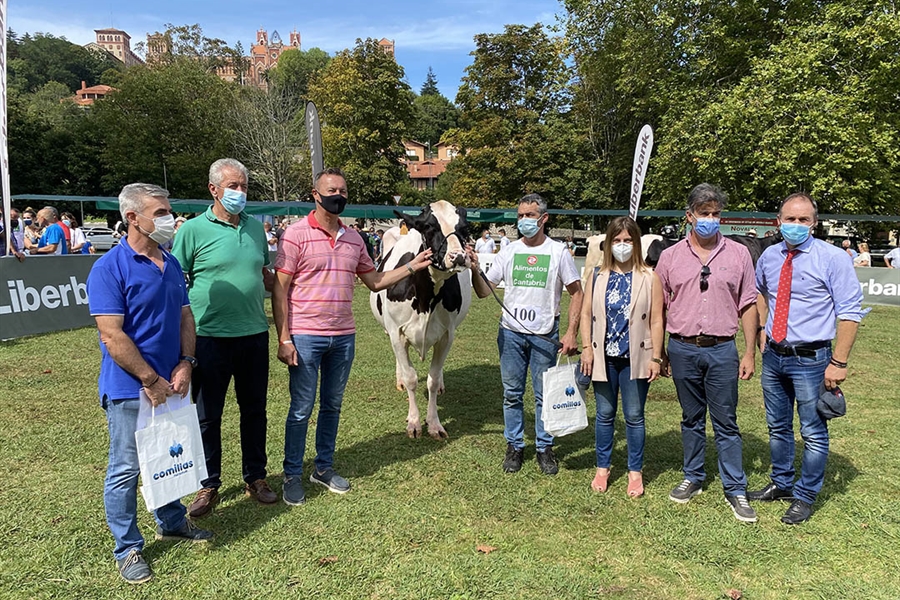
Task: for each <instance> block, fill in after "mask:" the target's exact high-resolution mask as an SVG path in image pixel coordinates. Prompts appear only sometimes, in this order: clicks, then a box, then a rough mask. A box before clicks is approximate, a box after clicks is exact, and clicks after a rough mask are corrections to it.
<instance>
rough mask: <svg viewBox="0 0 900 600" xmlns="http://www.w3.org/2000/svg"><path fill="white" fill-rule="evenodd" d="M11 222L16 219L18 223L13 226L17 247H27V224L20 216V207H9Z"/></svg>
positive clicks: (20, 248)
mask: <svg viewBox="0 0 900 600" xmlns="http://www.w3.org/2000/svg"><path fill="white" fill-rule="evenodd" d="M9 220H10V222H12V221H15V222H16V223H18V225H15V226H12V236H13V238H14V239H15V240H16V247H17V248H18V249H19V250H20V251H21V250H24V249H25V225H24V224H23V223H22V219H21V217H20V216H19V209H17V208H10V209H9Z"/></svg>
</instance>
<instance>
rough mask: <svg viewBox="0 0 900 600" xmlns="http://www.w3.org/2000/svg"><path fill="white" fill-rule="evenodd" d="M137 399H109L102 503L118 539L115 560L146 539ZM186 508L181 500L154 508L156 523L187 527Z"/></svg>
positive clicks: (172, 527)
mask: <svg viewBox="0 0 900 600" xmlns="http://www.w3.org/2000/svg"><path fill="white" fill-rule="evenodd" d="M138 407H139V404H138V400H137V399H133V400H114V401H110V400H107V401H106V402H105V406H104V408H105V409H106V422H107V424H108V425H109V464H108V466H107V467H106V482H105V483H104V486H103V505H104V506H105V507H106V524H107V525H109V530H110V531H111V532H112V534H113V538H114V539H115V540H116V549H115V550H114V551H113V555H114V556H115V557H116V560H121V559H123V558H125V557H126V556H128V553H129V552H131V551H132V550H137V551H138V552H140V551H142V550H143V549H144V538H143V537H142V536H141V532H140V530H139V529H138V523H137V521H138V519H137V487H138V475H140V474H141V467H140V465H139V464H138V454H137V443H136V442H135V441H134V432H135V429H136V428H137V418H138ZM186 512H187V511H186V510H185V508H184V505H183V504H182V503H181V501H180V500H176V501H175V502H171V503H169V504H166V505H165V506H162V507H160V508H158V509H156V510H155V511H153V516H154V517H155V518H156V523H157V524H158V525H159V526H161V527H162V528H163V529H164V530H166V531H174V530H177V529H181V528H182V527H183V526H184V522H185V514H186Z"/></svg>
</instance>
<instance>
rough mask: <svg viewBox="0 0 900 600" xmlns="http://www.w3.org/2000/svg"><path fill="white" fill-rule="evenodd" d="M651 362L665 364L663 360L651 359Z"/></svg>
mask: <svg viewBox="0 0 900 600" xmlns="http://www.w3.org/2000/svg"><path fill="white" fill-rule="evenodd" d="M650 360H651V361H653V362H655V363H656V364H658V365H661V364H663V359H661V358H651V359H650Z"/></svg>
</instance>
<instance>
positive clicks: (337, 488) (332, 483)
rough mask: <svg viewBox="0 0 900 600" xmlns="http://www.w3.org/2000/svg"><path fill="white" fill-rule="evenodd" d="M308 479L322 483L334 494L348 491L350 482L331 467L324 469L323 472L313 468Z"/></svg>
mask: <svg viewBox="0 0 900 600" xmlns="http://www.w3.org/2000/svg"><path fill="white" fill-rule="evenodd" d="M309 481H310V482H311V483H318V484H319V485H324V486H325V487H327V488H328V489H329V490H331V491H332V492H334V493H335V494H346V493H347V492H349V491H350V482H349V481H347V480H346V479H344V478H343V477H341V476H340V475H338V474H337V473H335V472H334V469H332V468H331V467H329V468H327V469H325V472H324V473H319V472H318V471H316V470H315V469H313V472H312V475H310V476H309Z"/></svg>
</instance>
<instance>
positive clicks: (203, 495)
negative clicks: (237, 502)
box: [188, 488, 219, 519]
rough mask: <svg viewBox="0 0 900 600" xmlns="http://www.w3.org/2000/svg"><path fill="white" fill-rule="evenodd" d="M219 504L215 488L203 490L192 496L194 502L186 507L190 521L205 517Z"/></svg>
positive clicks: (217, 491) (217, 492)
mask: <svg viewBox="0 0 900 600" xmlns="http://www.w3.org/2000/svg"><path fill="white" fill-rule="evenodd" d="M218 502H219V490H218V489H216V488H203V489H201V490H200V491H199V492H197V495H196V496H194V501H193V502H191V505H190V506H189V507H188V514H189V515H190V516H191V518H192V519H199V518H201V517H205V516H206V515H208V514H209V513H211V512H212V509H213V507H214V506H215V505H216V504H217V503H218Z"/></svg>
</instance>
